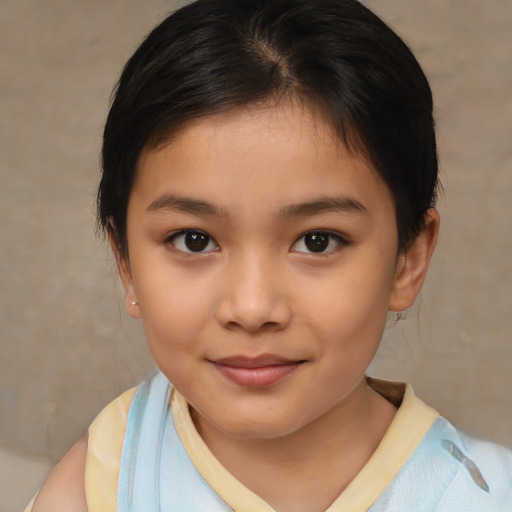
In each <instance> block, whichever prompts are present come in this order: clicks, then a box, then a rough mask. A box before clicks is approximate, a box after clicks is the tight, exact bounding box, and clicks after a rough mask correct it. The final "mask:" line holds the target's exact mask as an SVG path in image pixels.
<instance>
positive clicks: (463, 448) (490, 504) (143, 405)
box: [118, 374, 512, 512]
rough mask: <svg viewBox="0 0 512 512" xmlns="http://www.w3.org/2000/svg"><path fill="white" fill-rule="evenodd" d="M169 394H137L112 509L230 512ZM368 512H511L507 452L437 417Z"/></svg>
mask: <svg viewBox="0 0 512 512" xmlns="http://www.w3.org/2000/svg"><path fill="white" fill-rule="evenodd" d="M171 389H172V388H171V386H170V384H169V382H168V380H167V379H166V378H165V377H164V376H163V375H162V374H157V375H156V376H155V377H154V378H153V379H151V380H148V381H145V382H143V383H142V384H141V385H140V386H139V387H138V389H137V392H136V394H135V397H134V399H133V402H132V404H131V407H130V411H129V415H128V421H127V428H126V434H125V439H124V446H123V452H122V457H121V467H120V472H119V488H118V506H119V509H118V510H119V512H231V511H233V509H232V508H231V507H230V506H228V505H227V504H226V503H225V502H224V501H223V500H222V499H221V498H220V497H219V496H218V494H217V493H216V492H215V491H214V490H213V488H212V487H211V486H210V485H209V484H208V483H207V482H206V481H205V480H204V478H203V477H202V476H201V475H200V473H199V472H198V471H197V469H196V468H195V466H194V464H193V463H192V462H191V460H190V458H189V456H188V455H187V452H186V451H185V448H184V446H183V444H182V442H181V440H180V438H179V437H178V434H177V432H176V429H175V427H174V422H173V418H172V413H171V407H170V393H171ZM368 511H369V512H401V511H403V512H512V452H510V451H508V450H506V449H505V448H502V447H500V446H497V445H495V444H492V443H487V442H482V441H477V440H474V439H472V438H470V437H468V436H466V435H464V434H462V433H460V432H459V431H457V430H456V429H455V428H454V427H453V426H452V425H451V424H450V423H449V422H448V421H446V420H445V419H444V418H441V417H439V418H438V419H437V420H436V421H435V423H434V425H433V426H432V427H431V428H430V430H429V431H428V433H427V435H426V436H425V437H424V438H423V440H422V441H421V442H420V444H419V445H418V446H417V448H416V450H415V451H414V453H413V454H412V456H411V457H410V458H409V459H408V460H407V461H406V462H405V464H404V466H403V467H402V469H401V470H400V472H399V473H398V474H397V476H396V477H395V478H394V479H393V480H392V481H391V482H390V483H389V485H388V486H387V487H386V489H385V490H384V492H383V493H382V494H381V495H380V497H379V498H378V499H377V501H376V502H375V503H374V504H373V505H372V506H371V507H370V508H369V509H368ZM254 512H258V511H254ZM347 512H360V511H347ZM361 512H362V511H361Z"/></svg>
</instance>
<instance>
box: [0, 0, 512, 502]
mask: <svg viewBox="0 0 512 512" xmlns="http://www.w3.org/2000/svg"><path fill="white" fill-rule="evenodd" d="M182 3H184V2H182ZM366 3H367V5H369V6H370V7H372V8H374V10H375V11H377V12H378V13H379V14H381V16H382V17H383V18H384V19H385V20H386V21H387V22H389V23H390V24H391V25H392V26H393V27H394V28H395V29H397V31H398V33H399V34H401V35H402V36H403V37H404V38H405V40H406V41H407V42H408V43H409V45H410V46H411V47H412V48H413V50H414V51H415V53H416V55H417V57H418V58H419V60H420V62H421V63H422V65H423V66H424V68H425V70H426V72H427V75H428V76H429V78H430V80H431V85H432V87H433V90H434V96H435V100H436V118H437V123H438V127H439V145H440V154H441V161H442V179H443V182H444V188H445V193H444V195H443V196H442V197H441V200H440V204H439V210H440V212H441V215H442V221H443V225H442V235H441V240H440V244H439V250H438V253H437V256H436V258H435V260H434V263H433V268H432V272H431V274H430V276H429V280H428V283H427V285H426V286H425V288H424V292H423V295H422V299H421V301H420V304H419V306H418V307H416V308H414V310H413V311H412V312H411V313H410V314H409V316H408V319H407V320H404V321H402V322H400V323H399V324H398V325H396V326H394V327H392V328H390V329H389V331H388V332H387V334H386V339H385V341H384V343H383V346H382V349H381V352H380V354H379V355H378V357H377V359H376V361H375V363H374V368H373V373H374V374H377V375H379V376H385V377H389V378H393V379H397V380H408V381H410V382H412V383H413V384H414V386H415V389H416V392H417V393H418V394H419V395H420V396H421V397H423V398H424V399H425V400H426V401H427V402H429V403H430V404H431V405H433V406H434V407H436V408H438V409H439V410H440V411H441V412H442V413H443V414H444V415H446V416H447V417H448V418H449V419H451V420H452V421H454V422H456V423H457V424H458V425H459V426H461V427H462V428H464V429H466V430H467V431H469V432H470V433H472V434H476V435H479V436H484V437H488V438H491V439H494V440H496V441H499V442H501V443H504V444H508V445H510V446H512V407H511V406H510V399H509V390H510V389H511V388H512V342H511V334H510V333H511V331H512V293H511V290H512V258H511V253H512V228H511V222H512V200H511V199H512V92H511V91H512V36H511V30H510V27H511V26H512V2H511V1H510V0H485V1H484V0H426V1H411V0H373V1H370V0H368V1H367V2H366ZM174 5H177V3H174V2H171V1H168V2H165V1H163V0H148V1H142V0H140V1H135V0H123V1H121V0H116V1H113V0H110V1H109V2H105V1H103V0H88V1H78V0H74V1H73V0H3V1H0V33H1V34H2V37H1V43H0V44H1V55H2V57H1V59H0V112H1V115H0V218H1V224H0V247H1V255H0V448H1V450H0V471H1V470H2V463H3V464H4V467H5V465H6V464H8V465H9V471H8V474H9V475H10V477H9V478H11V480H8V479H6V478H4V479H3V482H4V485H3V487H1V486H0V511H1V510H2V508H1V507H2V505H3V506H4V507H7V508H5V510H13V508H9V507H10V506H11V505H7V504H12V503H14V502H15V500H16V499H26V496H25V495H26V494H27V493H28V494H30V493H31V492H32V491H33V490H34V489H35V487H36V486H37V484H38V482H37V480H38V479H40V478H41V475H42V474H43V473H44V472H45V471H46V467H47V466H45V465H44V464H43V466H38V468H39V472H37V471H36V473H35V474H34V475H35V476H33V477H32V478H28V481H27V476H26V475H27V472H26V468H25V467H24V466H23V461H27V460H29V459H27V457H29V458H38V459H37V460H39V461H40V460H43V462H44V461H54V460H55V459H56V458H58V457H59V456H60V455H62V453H63V452H64V451H65V450H66V449H67V447H69V445H70V444H71V443H72V441H73V440H74V439H76V438H77V437H78V436H79V435H80V434H81V433H82V432H83V431H84V429H85V428H86V426H87V425H88V423H89V422H90V420H91V419H92V418H93V417H94V416H95V414H96V413H97V412H98V411H99V409H100V408H101V407H102V406H103V405H105V403H106V402H108V401H109V400H110V399H111V398H113V397H114V396H115V395H117V394H118V393H119V392H120V391H122V390H123V389H125V388H127V387H129V386H132V385H134V384H136V383H137V382H138V380H139V379H140V378H141V377H142V376H144V375H145V374H147V373H148V372H149V371H151V368H152V365H151V362H150V360H149V357H148V356H147V354H146V351H145V348H144V342H143V339H142V336H141V333H140V330H139V327H138V326H137V324H136V323H135V322H134V321H132V320H130V319H128V318H127V316H126V315H125V313H124V312H123V311H122V307H121V302H122V301H121V300H120V298H121V293H120V288H119V285H118V283H117V281H116V279H115V277H114V271H113V263H112V259H111V257H110V254H109V252H108V250H107V248H106V246H105V244H104V243H102V242H101V241H98V240H97V239H96V238H95V233H94V194H95V186H96V183H97V180H98V154H99V149H100V140H101V131H102V123H103V121H104V119H105V116H106V112H107V108H108V103H109V94H110V90H111V88H112V85H113V84H114V82H115V80H116V78H117V77H118V74H119V72H120V69H121V66H122V64H123V63H124V61H125V60H126V59H127V58H128V56H129V55H130V54H131V52H132V51H133V50H134V49H135V47H136V45H137V43H138V42H140V40H141V38H142V37H143V36H144V35H145V33H146V32H147V31H148V30H149V29H150V28H151V27H152V26H153V25H154V24H155V23H156V22H158V20H160V19H162V16H163V15H164V13H166V12H168V11H169V10H171V9H172V8H173V6H174ZM15 452H16V453H17V454H18V455H21V456H22V458H17V457H15ZM40 457H43V459H39V458H40ZM14 459H15V460H17V461H19V464H20V465H16V464H14V463H13V462H12V461H13V460H14ZM12 468H15V469H14V472H13V470H12ZM16 468H19V469H16ZM16 471H18V472H16ZM0 474H2V475H5V474H7V473H0ZM11 481H13V482H21V483H22V484H23V485H24V487H23V490H22V491H20V493H21V495H22V498H18V497H16V496H17V495H16V496H15V494H16V493H14V491H13V489H14V487H13V486H12V485H11V484H10V483H9V484H7V483H6V482H11ZM6 487H8V490H7V489H6ZM13 493H14V494H13ZM9 500H11V501H9ZM16 503H18V502H16Z"/></svg>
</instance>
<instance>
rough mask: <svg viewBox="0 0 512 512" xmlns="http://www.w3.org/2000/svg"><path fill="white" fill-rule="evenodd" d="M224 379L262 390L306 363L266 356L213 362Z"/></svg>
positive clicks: (240, 357)
mask: <svg viewBox="0 0 512 512" xmlns="http://www.w3.org/2000/svg"><path fill="white" fill-rule="evenodd" d="M211 362H212V363H213V365H214V366H215V368H216V369H217V370H218V371H219V373H221V374H222V375H223V376H224V377H226V378H227V379H229V380H231V381H232V382H234V383H235V384H238V385H239V386H244V387H252V388H262V387H267V386H271V385H273V384H276V383H277V382H279V381H280V380H282V379H284V378H285V377H288V376H289V375H291V374H292V373H293V372H294V371H295V370H296V369H297V368H298V367H299V366H300V365H301V364H302V363H303V362H304V361H302V360H300V361H293V360H290V359H286V358H283V357H280V356H275V355H271V354H265V355H262V356H259V357H254V358H251V357H245V356H233V357H226V358H221V359H216V360H213V361H211Z"/></svg>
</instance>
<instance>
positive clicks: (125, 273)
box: [108, 228, 140, 320]
mask: <svg viewBox="0 0 512 512" xmlns="http://www.w3.org/2000/svg"><path fill="white" fill-rule="evenodd" d="M113 229H114V228H109V230H108V239H109V241H110V246H111V247H112V252H113V253H114V256H115V258H116V263H117V270H118V272H119V277H120V278H121V282H122V283H123V288H124V295H125V299H124V301H125V309H126V312H127V313H128V314H129V315H130V316H131V317H132V318H134V319H135V320H138V319H139V318H140V311H139V304H138V301H137V294H136V293H135V289H134V286H133V279H132V272H131V268H130V260H129V258H128V256H123V255H122V254H121V251H120V249H119V243H118V241H117V236H116V234H115V233H114V232H113Z"/></svg>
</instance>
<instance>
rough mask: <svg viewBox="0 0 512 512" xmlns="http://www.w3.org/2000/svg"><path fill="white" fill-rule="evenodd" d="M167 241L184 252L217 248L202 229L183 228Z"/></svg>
mask: <svg viewBox="0 0 512 512" xmlns="http://www.w3.org/2000/svg"><path fill="white" fill-rule="evenodd" d="M169 242H170V243H171V244H172V245H173V246H174V247H175V248H176V249H178V251H181V252H185V253H194V252H195V253H200V252H210V251H215V250H217V249H218V247H217V245H216V244H215V242H214V241H213V239H212V238H211V237H210V236H209V235H207V234H206V233H204V232H203V231H195V230H184V231H181V232H179V233H176V234H175V235H173V236H172V237H171V238H170V240H169Z"/></svg>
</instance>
